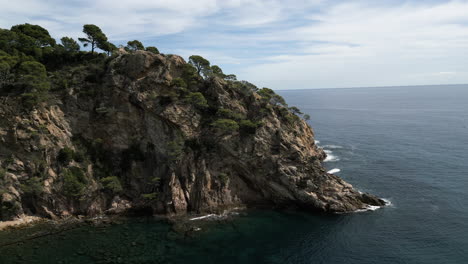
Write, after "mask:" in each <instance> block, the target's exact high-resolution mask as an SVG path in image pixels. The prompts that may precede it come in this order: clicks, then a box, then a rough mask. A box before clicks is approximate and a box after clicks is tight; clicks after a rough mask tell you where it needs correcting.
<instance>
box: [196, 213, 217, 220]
mask: <svg viewBox="0 0 468 264" xmlns="http://www.w3.org/2000/svg"><path fill="white" fill-rule="evenodd" d="M215 216H216V215H215V214H209V215H204V216H200V217H195V218H191V219H190V221H195V220H202V219H207V218H214V217H215Z"/></svg>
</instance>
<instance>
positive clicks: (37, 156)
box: [0, 24, 381, 219]
mask: <svg viewBox="0 0 468 264" xmlns="http://www.w3.org/2000/svg"><path fill="white" fill-rule="evenodd" d="M83 33H84V35H85V36H84V37H83V38H79V41H80V42H81V43H83V45H84V46H86V47H89V48H90V50H89V51H80V46H79V44H78V42H76V41H75V40H74V39H72V38H69V37H63V38H61V44H57V43H56V41H55V40H54V39H53V38H52V37H51V36H50V35H49V33H48V31H47V30H46V29H44V28H42V27H40V26H37V25H29V24H24V25H18V26H14V27H12V28H11V29H10V30H6V29H0V100H1V101H2V102H3V104H2V105H0V115H1V116H2V119H0V142H1V143H2V144H1V145H0V205H1V207H0V219H10V218H12V217H15V216H17V215H20V214H22V213H26V214H37V215H42V216H48V217H56V216H64V215H67V214H75V215H76V214H85V215H95V214H101V213H122V212H125V211H128V210H150V211H151V212H153V213H164V214H172V213H187V212H201V211H212V210H216V208H221V207H229V206H237V205H252V206H253V205H257V204H270V205H272V206H292V205H294V206H298V207H305V208H311V209H316V210H322V211H352V210H356V209H360V208H363V207H365V206H366V205H367V204H372V205H378V204H381V201H379V200H378V199H377V198H375V197H373V196H364V195H361V194H359V193H358V192H357V191H355V190H354V189H353V188H352V186H351V185H349V184H347V183H345V182H344V181H342V180H341V179H339V178H338V177H336V176H334V175H331V174H327V173H326V171H325V170H324V169H323V167H322V166H321V164H320V162H321V160H323V159H324V158H325V154H324V152H323V151H322V150H321V149H320V148H318V147H317V146H316V145H315V144H314V138H313V137H314V135H313V131H312V130H311V128H310V127H309V126H308V125H307V124H306V122H305V121H304V120H302V119H301V118H300V117H301V116H302V115H303V113H302V112H301V111H300V110H299V109H298V108H296V107H289V106H288V105H287V104H286V102H285V100H284V99H283V98H282V97H281V96H279V95H277V94H276V93H275V92H274V91H273V90H271V89H269V88H261V89H259V88H258V87H256V86H255V85H253V84H251V83H249V82H247V81H238V80H237V79H236V76H235V75H232V74H225V73H223V71H222V69H221V68H220V67H219V66H217V65H211V63H210V62H209V61H208V60H207V59H205V58H203V57H201V56H198V55H193V56H191V57H190V58H189V61H188V63H186V62H185V61H184V60H183V59H182V58H180V57H178V56H176V55H166V54H160V52H159V50H158V49H157V48H156V47H146V48H145V47H144V45H143V43H141V42H140V41H138V40H131V41H128V43H127V45H126V46H125V47H124V46H120V47H119V48H117V47H116V45H114V44H112V43H110V42H109V41H108V38H107V36H106V35H105V34H104V32H103V31H102V30H101V29H100V28H99V27H97V26H95V25H85V26H84V27H83ZM99 51H102V53H101V52H99ZM303 118H305V119H308V118H309V117H308V116H307V115H304V116H303Z"/></svg>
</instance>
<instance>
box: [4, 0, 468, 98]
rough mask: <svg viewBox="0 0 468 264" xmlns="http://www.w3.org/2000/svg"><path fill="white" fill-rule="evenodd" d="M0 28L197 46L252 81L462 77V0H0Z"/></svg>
mask: <svg viewBox="0 0 468 264" xmlns="http://www.w3.org/2000/svg"><path fill="white" fill-rule="evenodd" d="M0 2H1V4H0V6H1V7H2V8H1V9H0V28H7V29H9V28H10V27H11V26H12V25H16V24H22V23H31V24H38V25H41V26H43V27H45V28H46V29H48V30H49V32H50V33H51V35H52V36H53V37H54V38H56V39H60V38H61V37H63V36H69V37H73V38H78V37H83V33H82V32H81V31H82V26H83V25H84V24H96V25H98V26H99V27H100V28H101V29H102V30H103V32H104V33H105V34H106V35H107V36H108V38H109V40H110V41H111V42H113V43H114V44H126V42H127V41H129V40H133V39H138V40H140V41H142V42H143V44H144V45H145V46H156V47H158V49H159V50H160V51H161V52H162V53H166V54H178V55H181V56H182V57H184V58H185V59H187V58H188V57H189V56H190V55H193V54H197V55H201V56H203V57H205V58H207V59H208V60H209V61H210V62H211V63H212V64H216V65H219V66H220V67H221V68H222V69H223V70H224V72H225V73H227V74H231V73H232V74H236V75H237V76H238V79H242V80H248V81H250V82H252V83H254V84H256V85H257V86H259V87H269V88H273V89H283V90H284V89H312V88H336V87H339V88H345V87H374V86H399V85H428V84H460V83H468V0H464V1H462V0H458V1H440V0H412V1H410V0H407V1H403V0H379V1H376V0H357V1H352V0H341V1H340V0H328V1H326V0H308V1H307V0H288V1H284V0H196V1H194V0H118V1H116V0H93V1H90V0H67V1H63V0H20V1H11V0H0Z"/></svg>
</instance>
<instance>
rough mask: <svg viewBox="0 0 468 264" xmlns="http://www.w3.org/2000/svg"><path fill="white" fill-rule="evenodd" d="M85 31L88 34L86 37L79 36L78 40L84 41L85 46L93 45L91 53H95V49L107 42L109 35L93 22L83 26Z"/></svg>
mask: <svg viewBox="0 0 468 264" xmlns="http://www.w3.org/2000/svg"><path fill="white" fill-rule="evenodd" d="M83 33H85V34H86V36H87V37H86V38H79V39H78V40H79V41H81V42H82V43H83V46H85V47H87V46H88V45H91V53H94V49H95V48H96V47H98V46H101V47H103V46H105V43H106V42H107V36H106V35H105V34H104V33H103V32H102V30H101V29H100V28H99V27H98V26H96V25H92V24H87V25H84V26H83Z"/></svg>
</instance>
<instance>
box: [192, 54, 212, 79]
mask: <svg viewBox="0 0 468 264" xmlns="http://www.w3.org/2000/svg"><path fill="white" fill-rule="evenodd" d="M189 63H190V64H191V65H192V66H193V67H195V69H197V73H198V74H199V75H201V74H203V75H204V76H205V77H206V76H207V75H208V74H209V72H210V70H211V68H210V62H209V61H208V60H207V59H205V58H203V57H202V56H200V55H192V56H190V58H189Z"/></svg>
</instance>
